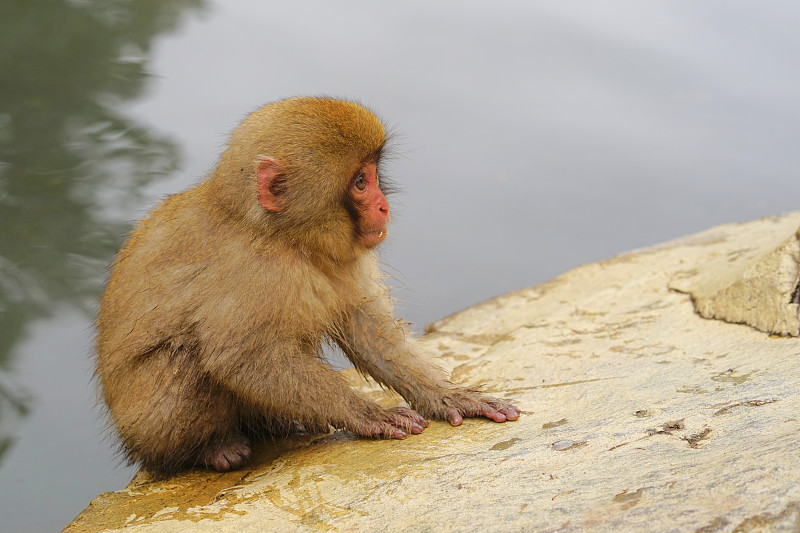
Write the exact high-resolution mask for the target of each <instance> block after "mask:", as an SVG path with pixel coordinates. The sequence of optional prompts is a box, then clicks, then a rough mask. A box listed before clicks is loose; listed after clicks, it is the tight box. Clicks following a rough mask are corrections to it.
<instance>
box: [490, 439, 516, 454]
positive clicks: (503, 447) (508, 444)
mask: <svg viewBox="0 0 800 533" xmlns="http://www.w3.org/2000/svg"><path fill="white" fill-rule="evenodd" d="M521 440H522V439H520V438H513V439H508V440H504V441H503V442H498V443H497V444H495V445H494V446H492V447H491V448H490V449H491V450H493V451H494V450H507V449H509V448H511V447H512V446H513V445H515V444H516V443H518V442H519V441H521Z"/></svg>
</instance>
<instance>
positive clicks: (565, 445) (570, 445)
mask: <svg viewBox="0 0 800 533" xmlns="http://www.w3.org/2000/svg"><path fill="white" fill-rule="evenodd" d="M585 445H586V441H581V442H575V441H574V440H558V441H556V442H554V443H553V444H551V445H550V446H551V447H552V448H553V449H554V450H555V451H557V452H563V451H565V450H572V449H575V448H580V447H581V446H585Z"/></svg>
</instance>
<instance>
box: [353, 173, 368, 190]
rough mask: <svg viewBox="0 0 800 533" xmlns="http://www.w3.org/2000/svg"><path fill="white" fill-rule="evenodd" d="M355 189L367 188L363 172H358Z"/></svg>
mask: <svg viewBox="0 0 800 533" xmlns="http://www.w3.org/2000/svg"><path fill="white" fill-rule="evenodd" d="M355 186H356V189H358V190H359V191H363V190H364V189H366V188H367V178H365V177H364V174H359V175H358V177H357V178H356V181H355Z"/></svg>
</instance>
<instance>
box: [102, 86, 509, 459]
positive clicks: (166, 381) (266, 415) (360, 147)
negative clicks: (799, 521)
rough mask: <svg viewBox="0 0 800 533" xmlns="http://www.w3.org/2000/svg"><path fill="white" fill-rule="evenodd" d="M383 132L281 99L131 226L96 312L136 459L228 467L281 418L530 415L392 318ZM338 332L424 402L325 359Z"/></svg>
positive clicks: (307, 424) (355, 358)
mask: <svg viewBox="0 0 800 533" xmlns="http://www.w3.org/2000/svg"><path fill="white" fill-rule="evenodd" d="M385 144H386V134H385V131H384V127H383V125H382V124H381V122H380V121H379V120H378V118H377V117H375V115H373V114H372V113H371V112H370V111H368V110H367V109H365V108H364V107H362V106H361V105H359V104H356V103H352V102H347V101H341V100H334V99H328V98H294V99H288V100H282V101H278V102H274V103H271V104H268V105H266V106H264V107H262V108H260V109H258V110H257V111H255V112H254V113H252V114H251V115H249V116H248V117H247V118H246V119H245V120H244V121H243V122H242V124H241V125H240V126H239V127H238V128H236V130H234V132H233V134H232V135H231V138H230V140H229V142H228V145H227V149H226V150H225V151H224V153H223V154H222V156H221V158H220V160H219V163H218V164H217V166H216V168H215V169H214V170H213V171H212V173H211V175H210V176H209V177H208V178H207V179H206V180H205V181H202V182H200V183H199V184H198V185H196V186H194V187H193V188H191V189H189V190H187V191H185V192H183V193H180V194H176V195H173V196H170V197H168V198H166V199H165V200H164V201H163V202H162V203H161V204H160V205H159V206H158V207H157V208H156V209H155V210H153V211H152V212H151V213H150V214H149V215H148V216H147V217H146V218H145V219H144V220H143V221H142V222H141V223H140V225H139V226H138V228H137V229H136V230H135V231H134V232H133V233H132V234H131V236H130V238H129V240H128V242H127V244H126V245H125V247H124V248H123V249H122V250H121V251H120V252H119V255H118V256H117V258H116V260H115V262H114V263H113V265H112V268H113V271H112V274H111V277H110V279H109V282H108V286H107V288H106V291H105V295H104V296H103V299H102V303H101V307H100V312H99V316H98V319H97V328H98V333H97V376H98V378H99V383H100V386H101V392H102V399H103V400H104V401H105V404H106V405H107V406H108V411H109V415H110V419H111V421H112V422H113V424H114V426H115V427H116V431H117V433H118V435H119V437H120V441H121V445H122V449H123V451H124V453H125V455H126V457H127V458H128V460H129V461H130V462H131V463H140V464H141V465H142V466H143V467H144V468H146V469H147V470H150V471H152V472H156V473H163V474H172V473H175V472H177V471H179V470H181V469H184V468H190V467H193V466H203V465H204V466H209V467H211V468H214V469H216V470H218V471H226V470H230V469H235V468H238V467H240V466H242V465H243V464H244V463H246V462H247V461H248V460H249V458H250V455H251V452H252V448H251V439H253V438H257V437H258V436H260V435H263V434H264V433H266V432H270V431H275V430H276V429H277V430H281V429H283V430H286V429H288V428H297V427H301V428H302V429H304V430H305V431H328V430H329V428H330V427H333V428H337V429H343V430H347V431H350V432H352V433H354V434H356V435H362V436H365V437H386V438H395V439H402V438H405V437H406V436H407V435H408V434H409V433H412V434H418V433H421V432H422V431H423V429H424V428H425V427H426V426H427V425H428V422H427V420H426V418H425V417H427V418H433V419H441V420H446V421H449V422H450V424H452V425H454V426H457V425H459V424H460V423H461V422H462V419H463V418H464V417H480V416H482V417H486V418H490V419H491V420H494V421H495V422H504V421H506V420H516V419H517V418H518V417H519V414H520V411H519V409H517V408H516V407H515V406H513V405H511V404H510V403H508V402H505V401H503V400H498V399H495V398H491V397H488V396H485V395H483V394H481V393H480V392H477V391H476V390H473V389H470V388H462V387H457V386H454V385H453V384H451V383H450V382H449V381H448V380H447V379H446V377H445V376H444V374H443V372H442V371H441V370H440V369H439V368H437V367H436V366H435V365H434V364H432V363H431V362H430V360H429V357H428V355H427V354H425V353H423V351H422V350H421V349H420V348H419V347H418V345H417V343H416V341H415V339H414V338H413V337H412V336H411V335H410V333H409V331H408V330H407V329H406V326H405V325H404V324H403V323H402V322H400V321H398V320H397V319H395V318H394V315H393V308H392V307H393V306H392V301H391V298H390V296H389V293H388V291H387V289H386V287H385V286H384V285H383V284H382V282H381V274H380V272H379V270H378V267H377V263H376V258H375V255H374V251H373V250H374V249H375V247H376V246H377V245H379V244H380V243H381V242H382V241H383V240H384V239H385V238H386V235H387V225H388V223H389V204H388V203H387V201H386V197H385V195H384V190H385V184H384V183H383V182H382V180H381V171H380V168H381V155H382V154H383V152H384V147H385ZM326 343H329V344H333V345H338V346H339V347H340V348H341V349H342V351H343V352H344V354H345V355H346V356H347V357H348V358H349V359H350V361H352V363H353V365H354V366H355V367H356V368H357V369H358V370H359V371H361V372H362V373H365V374H369V375H370V376H372V377H373V378H374V379H375V380H376V381H377V382H378V383H381V384H382V385H384V386H387V387H391V388H392V389H394V390H395V391H397V392H398V393H399V394H400V395H402V397H403V398H405V400H406V401H407V403H408V405H409V406H410V407H411V408H406V407H396V408H392V409H385V408H383V407H380V406H379V405H377V404H375V403H373V402H371V401H368V400H366V399H364V398H361V397H359V396H358V395H357V394H356V393H355V392H354V391H353V390H352V389H351V388H350V387H349V386H348V385H347V383H346V382H345V380H344V379H343V378H342V377H341V376H340V375H339V374H338V373H337V372H336V371H335V370H333V369H332V368H331V367H330V366H329V365H328V364H327V363H326V362H325V361H324V360H323V359H322V358H321V350H322V346H323V345H324V344H326Z"/></svg>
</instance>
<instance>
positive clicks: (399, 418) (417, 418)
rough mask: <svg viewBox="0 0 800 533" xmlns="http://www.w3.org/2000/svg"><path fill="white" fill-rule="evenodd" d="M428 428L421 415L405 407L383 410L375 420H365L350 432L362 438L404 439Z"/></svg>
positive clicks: (350, 428)
mask: <svg viewBox="0 0 800 533" xmlns="http://www.w3.org/2000/svg"><path fill="white" fill-rule="evenodd" d="M426 427H428V421H427V420H425V419H424V418H423V417H422V415H421V414H419V413H417V412H416V411H412V410H411V409H408V408H406V407H393V408H391V409H383V410H382V413H381V414H380V415H378V416H377V417H376V419H372V420H366V421H364V422H362V423H360V424H358V425H357V426H356V427H348V428H347V429H349V430H350V431H352V432H353V433H355V434H357V435H361V436H362V437H387V438H390V439H404V438H406V437H407V436H408V433H412V434H414V435H418V434H420V433H422V431H423V430H424V429H425V428H426Z"/></svg>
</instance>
